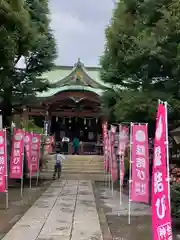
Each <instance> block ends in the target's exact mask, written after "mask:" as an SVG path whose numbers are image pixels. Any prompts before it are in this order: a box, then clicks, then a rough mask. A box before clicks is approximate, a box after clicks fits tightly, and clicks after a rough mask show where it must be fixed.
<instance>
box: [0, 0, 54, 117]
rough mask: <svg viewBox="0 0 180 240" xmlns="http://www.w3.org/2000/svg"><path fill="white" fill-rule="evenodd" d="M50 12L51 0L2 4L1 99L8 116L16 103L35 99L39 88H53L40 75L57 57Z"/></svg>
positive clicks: (16, 0) (6, 0)
mask: <svg viewBox="0 0 180 240" xmlns="http://www.w3.org/2000/svg"><path fill="white" fill-rule="evenodd" d="M48 14H49V9H48V1H47V0H39V1H36V0H31V1H30V0H25V1H23V0H2V1H1V3H0V19H1V20H0V23H1V26H2V27H1V28H0V33H1V39H0V45H1V50H0V98H1V100H2V102H1V109H2V111H3V115H4V116H5V117H7V116H10V115H11V112H12V107H13V106H14V105H17V104H20V105H21V104H22V103H23V104H24V105H25V104H26V103H28V102H32V100H33V99H34V100H35V99H36V93H37V91H40V92H41V91H44V90H46V89H47V88H48V87H49V83H48V81H47V80H46V79H41V78H40V76H41V75H42V73H43V72H44V71H47V70H49V69H51V67H52V66H53V61H54V59H55V57H56V47H55V40H54V37H53V34H52V31H51V30H50V28H49V17H48ZM22 63H23V64H22ZM22 65H23V66H22Z"/></svg>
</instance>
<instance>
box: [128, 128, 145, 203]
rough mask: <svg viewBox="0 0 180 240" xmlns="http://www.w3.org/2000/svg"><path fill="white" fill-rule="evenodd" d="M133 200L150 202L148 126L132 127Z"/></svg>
mask: <svg viewBox="0 0 180 240" xmlns="http://www.w3.org/2000/svg"><path fill="white" fill-rule="evenodd" d="M131 200H132V201H134V202H143V203H148V202H149V151H148V129H147V124H143V125H139V124H133V125H132V184H131Z"/></svg>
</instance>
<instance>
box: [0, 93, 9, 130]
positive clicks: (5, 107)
mask: <svg viewBox="0 0 180 240" xmlns="http://www.w3.org/2000/svg"><path fill="white" fill-rule="evenodd" d="M0 108H1V113H2V120H3V127H6V128H8V127H11V121H12V102H11V96H7V97H5V98H4V100H3V102H2V103H1V106H0Z"/></svg>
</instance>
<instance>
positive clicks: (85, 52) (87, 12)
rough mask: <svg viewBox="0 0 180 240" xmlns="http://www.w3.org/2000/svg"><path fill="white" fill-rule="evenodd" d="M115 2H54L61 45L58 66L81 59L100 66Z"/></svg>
mask: <svg viewBox="0 0 180 240" xmlns="http://www.w3.org/2000/svg"><path fill="white" fill-rule="evenodd" d="M113 1H114V0H50V10H51V19H52V22H51V25H52V29H53V30H54V35H55V38H56V42H57V49H58V59H57V61H56V63H57V64H58V65H73V64H74V63H75V62H76V61H77V59H78V57H80V59H81V61H82V62H83V63H84V64H85V65H86V66H96V65H98V62H99V56H100V55H101V54H102V52H103V49H104V41H105V39H104V29H105V27H106V26H107V24H108V23H109V21H110V18H111V15H112V8H113V5H114V4H113Z"/></svg>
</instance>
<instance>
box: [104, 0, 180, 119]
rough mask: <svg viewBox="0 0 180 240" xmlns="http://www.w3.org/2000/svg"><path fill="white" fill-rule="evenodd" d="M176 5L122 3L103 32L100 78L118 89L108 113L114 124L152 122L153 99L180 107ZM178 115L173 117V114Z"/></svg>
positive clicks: (170, 1) (172, 1) (169, 1)
mask: <svg viewBox="0 0 180 240" xmlns="http://www.w3.org/2000/svg"><path fill="white" fill-rule="evenodd" d="M179 10H180V3H179V1H177V0H161V1H155V0H148V1H145V0H138V1H136V0H121V1H119V2H118V3H117V4H116V8H115V10H114V14H113V17H112V21H111V24H110V25H109V26H108V27H107V29H106V40H107V41H106V45H105V51H104V54H103V56H102V58H101V65H102V71H101V77H102V79H103V80H104V81H106V82H110V83H113V84H117V85H119V86H120V87H121V89H122V91H121V97H119V98H118V100H117V102H118V103H117V104H116V106H114V107H113V108H112V111H114V112H115V114H116V118H117V120H122V121H141V122H142V121H148V122H149V121H151V120H152V119H155V118H154V117H155V108H156V105H157V99H158V98H161V99H162V100H166V101H168V102H169V104H170V105H171V110H172V111H171V116H170V118H171V119H170V120H173V121H174V120H175V119H178V116H179V113H178V110H179V107H178V106H179V103H180V95H179V90H180V74H179V73H180V72H179V71H180V67H179V66H180V62H179V59H180V51H179V49H180V44H179V42H180V24H179V22H180V12H179ZM177 113H178V115H177Z"/></svg>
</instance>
